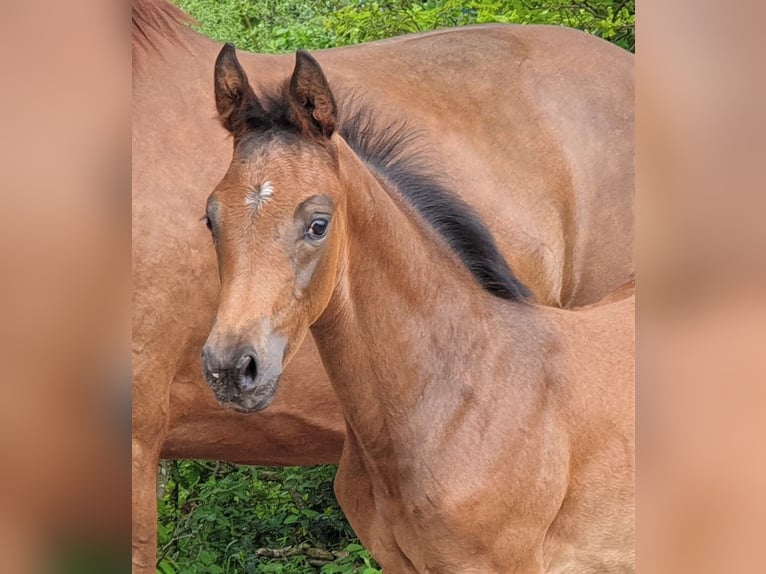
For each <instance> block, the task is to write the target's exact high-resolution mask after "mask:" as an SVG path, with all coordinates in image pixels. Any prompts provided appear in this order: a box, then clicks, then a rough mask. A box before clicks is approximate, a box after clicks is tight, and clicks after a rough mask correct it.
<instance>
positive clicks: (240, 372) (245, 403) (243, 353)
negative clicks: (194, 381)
mask: <svg viewBox="0 0 766 574" xmlns="http://www.w3.org/2000/svg"><path fill="white" fill-rule="evenodd" d="M202 369H203V371H204V373H205V380H206V381H207V384H208V386H210V388H211V389H212V390H213V393H215V397H216V399H218V402H220V403H221V404H222V405H223V406H226V407H229V408H233V409H235V410H239V411H257V410H260V409H263V408H266V407H267V406H268V405H269V404H270V403H271V399H272V398H273V396H274V391H275V390H276V383H277V382H278V377H277V378H276V380H274V378H273V377H264V376H263V375H264V374H265V373H263V372H262V369H260V368H259V361H258V354H257V353H256V351H255V349H253V347H250V346H247V347H239V348H236V349H233V350H219V349H215V348H213V347H211V346H209V345H205V347H204V348H203V349H202Z"/></svg>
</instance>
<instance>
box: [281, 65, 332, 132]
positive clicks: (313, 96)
mask: <svg viewBox="0 0 766 574" xmlns="http://www.w3.org/2000/svg"><path fill="white" fill-rule="evenodd" d="M288 95H289V100H290V108H291V109H292V111H293V117H294V119H295V121H296V122H297V123H298V127H299V128H300V129H301V131H302V132H303V133H304V134H306V135H316V136H324V137H327V138H329V137H330V136H331V135H332V133H333V131H335V119H336V109H335V98H333V96H332V91H330V85H329V84H328V83H327V79H326V78H325V77H324V72H322V68H321V67H320V66H319V63H318V62H317V61H316V60H315V59H314V58H313V57H312V56H311V55H310V54H309V53H308V52H306V51H304V50H298V52H297V53H296V54H295V69H294V70H293V75H292V77H291V78H290V85H289V94H288Z"/></svg>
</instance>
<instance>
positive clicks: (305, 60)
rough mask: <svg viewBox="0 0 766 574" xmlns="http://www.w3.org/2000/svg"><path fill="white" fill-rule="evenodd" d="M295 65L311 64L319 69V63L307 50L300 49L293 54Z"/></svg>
mask: <svg viewBox="0 0 766 574" xmlns="http://www.w3.org/2000/svg"><path fill="white" fill-rule="evenodd" d="M295 64H296V65H301V64H311V65H313V66H316V67H319V63H318V62H317V61H316V59H315V58H314V56H312V55H311V54H309V52H308V51H307V50H304V49H302V48H301V49H300V50H297V51H296V52H295Z"/></svg>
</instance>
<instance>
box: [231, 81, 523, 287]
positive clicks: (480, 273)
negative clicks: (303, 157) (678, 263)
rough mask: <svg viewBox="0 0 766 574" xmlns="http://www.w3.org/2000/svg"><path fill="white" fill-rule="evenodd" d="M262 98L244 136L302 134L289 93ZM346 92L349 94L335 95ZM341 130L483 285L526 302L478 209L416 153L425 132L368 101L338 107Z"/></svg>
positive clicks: (350, 101)
mask: <svg viewBox="0 0 766 574" xmlns="http://www.w3.org/2000/svg"><path fill="white" fill-rule="evenodd" d="M285 89H286V87H283V88H282V91H279V90H277V91H275V92H272V93H267V94H259V96H258V106H257V108H253V109H252V110H250V112H248V113H245V114H244V115H243V118H242V120H241V121H243V122H244V124H245V125H244V126H243V128H244V129H243V130H242V132H244V133H247V132H250V131H252V132H255V133H263V132H264V131H273V132H278V133H293V134H297V133H298V128H297V126H296V124H295V122H294V121H293V119H292V117H291V110H290V107H289V105H288V103H287V98H286V97H285V95H284V90H285ZM335 91H336V93H343V90H335ZM338 115H339V126H338V131H339V132H340V134H341V135H342V136H343V138H344V139H345V140H346V141H347V142H348V144H349V146H350V147H351V148H352V149H353V150H354V151H355V152H356V154H357V155H358V156H359V157H360V158H361V159H362V161H364V162H365V163H366V164H367V166H368V167H369V168H370V169H372V170H373V171H374V172H375V173H376V174H377V175H378V176H379V177H383V178H384V179H385V180H387V181H388V182H390V183H391V184H392V185H394V186H395V187H396V189H397V190H398V191H399V192H400V193H401V194H402V196H404V198H405V199H406V200H407V201H409V203H410V204H411V205H412V206H413V207H414V208H415V209H416V210H417V212H418V213H419V214H420V215H421V216H422V217H423V219H425V220H426V221H427V222H428V224H429V225H430V226H431V227H432V228H433V229H434V230H435V231H436V232H437V233H439V235H441V236H442V237H443V238H444V240H445V241H446V242H447V244H448V245H449V246H450V247H451V248H452V250H453V251H454V252H455V253H456V254H457V255H458V257H460V260H461V261H462V262H463V264H464V265H465V266H466V267H467V268H468V270H469V271H470V272H471V274H472V275H473V276H474V278H475V279H476V280H477V281H478V282H479V284H480V285H481V286H482V287H483V288H484V289H486V290H487V291H488V292H490V293H491V294H493V295H495V296H497V297H500V298H502V299H508V300H513V301H516V300H522V299H525V298H527V297H528V296H529V295H530V292H529V290H528V289H527V288H526V287H525V286H524V285H523V284H522V283H521V282H520V281H519V280H518V279H517V278H516V277H515V276H514V274H513V272H512V271H511V269H510V267H509V266H508V263H507V262H506V261H505V258H504V257H503V256H502V255H501V254H500V251H499V250H498V248H497V244H496V243H495V238H494V237H493V236H492V233H491V232H490V231H489V229H487V227H486V225H484V223H483V222H482V220H481V219H480V218H479V216H478V215H477V213H476V212H475V211H474V209H473V208H472V207H471V206H470V205H468V204H467V203H466V202H465V201H463V200H462V199H461V198H460V197H458V196H457V195H456V194H455V193H454V192H453V191H451V190H450V189H449V187H448V186H447V184H446V183H445V182H444V181H443V179H442V178H440V177H439V176H438V175H437V174H436V173H435V170H434V169H433V167H431V166H432V165H433V162H430V161H428V158H427V157H426V155H425V154H424V153H422V152H418V151H416V150H417V148H418V147H419V146H417V145H416V144H417V141H418V140H419V139H420V137H421V136H422V133H421V132H420V131H418V130H416V129H414V128H412V127H411V126H410V125H409V124H408V123H407V122H406V121H399V122H396V123H394V124H392V125H386V126H385V127H383V126H381V125H380V122H378V121H376V118H375V115H374V114H373V112H372V111H371V110H370V108H369V107H368V106H366V105H365V104H364V103H363V101H362V99H361V98H359V97H356V96H350V97H345V98H343V100H342V101H339V102H338Z"/></svg>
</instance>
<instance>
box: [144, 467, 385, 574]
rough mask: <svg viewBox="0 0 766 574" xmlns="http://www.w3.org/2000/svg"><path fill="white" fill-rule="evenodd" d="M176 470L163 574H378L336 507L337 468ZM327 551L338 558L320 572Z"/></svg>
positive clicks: (163, 532)
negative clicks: (318, 562)
mask: <svg viewBox="0 0 766 574" xmlns="http://www.w3.org/2000/svg"><path fill="white" fill-rule="evenodd" d="M169 468H170V471H169V477H168V482H167V484H166V486H165V493H164V496H163V497H162V498H161V499H160V501H159V515H160V521H159V525H158V548H159V557H158V571H159V572H160V573H162V574H230V573H235V572H236V573H248V574H250V573H268V572H270V573H284V574H304V573H306V574H315V573H317V572H320V573H321V574H334V573H335V574H340V573H344V574H345V573H349V574H350V573H353V572H364V573H365V574H375V573H378V572H379V571H378V570H377V566H376V565H375V563H374V562H373V561H372V559H371V558H370V555H369V554H368V553H367V551H366V550H365V549H364V548H363V547H362V546H361V545H360V544H359V541H358V540H357V539H356V537H355V535H354V533H353V531H352V530H351V527H350V526H349V525H348V523H347V522H346V520H345V518H344V516H343V513H342V512H341V510H340V507H339V506H338V503H337V502H336V500H335V496H334V494H333V491H332V481H333V478H334V475H335V467H334V466H317V467H306V468H300V467H293V468H290V467H288V468H264V467H247V466H236V465H230V464H225V463H205V462H195V461H179V462H171V463H169ZM259 549H261V550H260V551H259ZM317 549H319V550H317ZM274 550H276V552H274ZM323 550H324V551H331V552H332V551H335V552H336V556H337V558H335V557H334V556H329V560H332V559H333V558H335V559H334V560H333V561H332V562H329V563H327V564H325V565H323V566H321V569H318V568H317V567H315V566H312V565H311V562H312V561H313V560H312V556H311V555H312V552H322V551H323ZM280 553H281V554H285V556H282V557H274V556H272V555H274V554H277V555H278V554H280ZM324 562H328V559H325V560H324Z"/></svg>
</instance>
